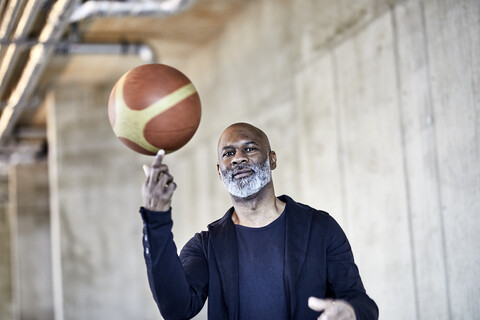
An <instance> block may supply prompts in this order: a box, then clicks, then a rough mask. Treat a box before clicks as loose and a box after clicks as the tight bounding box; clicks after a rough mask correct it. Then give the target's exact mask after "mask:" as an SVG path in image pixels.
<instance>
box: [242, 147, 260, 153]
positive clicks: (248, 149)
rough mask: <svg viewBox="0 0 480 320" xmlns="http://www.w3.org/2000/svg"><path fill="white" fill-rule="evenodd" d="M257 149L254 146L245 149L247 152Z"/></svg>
mask: <svg viewBox="0 0 480 320" xmlns="http://www.w3.org/2000/svg"><path fill="white" fill-rule="evenodd" d="M255 150H257V148H254V147H250V148H246V149H245V151H247V152H252V151H255Z"/></svg>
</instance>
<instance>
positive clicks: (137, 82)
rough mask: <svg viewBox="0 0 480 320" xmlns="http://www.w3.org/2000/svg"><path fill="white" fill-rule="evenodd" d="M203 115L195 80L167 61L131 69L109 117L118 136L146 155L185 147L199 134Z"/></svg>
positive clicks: (119, 84)
mask: <svg viewBox="0 0 480 320" xmlns="http://www.w3.org/2000/svg"><path fill="white" fill-rule="evenodd" d="M200 117H201V103H200V97H199V95H198V92H197V90H196V89H195V87H194V85H193V83H192V82H191V81H190V79H188V78H187V76H185V75H184V74H183V73H182V72H180V71H179V70H177V69H175V68H173V67H170V66H167V65H164V64H146V65H141V66H138V67H136V68H133V69H132V70H130V71H128V72H127V73H125V74H124V75H123V76H122V77H121V78H120V79H119V80H118V81H117V83H116V84H115V86H114V87H113V89H112V91H111V93H110V98H109V100H108V118H109V120H110V124H111V126H112V128H113V131H114V133H115V135H116V136H117V137H118V139H119V140H120V141H122V142H123V143H124V144H125V145H126V146H127V147H129V148H130V149H132V150H134V151H136V152H139V153H142V154H146V155H155V154H156V153H157V151H158V150H159V149H164V150H165V151H166V152H167V153H168V152H173V151H176V150H178V149H180V148H181V147H183V146H184V145H185V144H186V143H187V142H188V141H189V140H190V139H191V138H192V137H193V135H194V134H195V131H196V130H197V128H198V125H199V124H200Z"/></svg>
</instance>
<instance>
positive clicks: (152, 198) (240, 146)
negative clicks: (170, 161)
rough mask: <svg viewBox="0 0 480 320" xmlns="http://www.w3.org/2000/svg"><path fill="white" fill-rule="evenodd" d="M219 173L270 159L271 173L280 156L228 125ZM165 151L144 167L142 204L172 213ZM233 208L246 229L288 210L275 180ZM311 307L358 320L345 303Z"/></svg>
mask: <svg viewBox="0 0 480 320" xmlns="http://www.w3.org/2000/svg"><path fill="white" fill-rule="evenodd" d="M217 154H218V163H217V171H218V174H219V176H220V172H221V171H224V170H232V169H234V168H235V167H236V166H238V165H240V164H242V163H246V164H260V163H264V162H265V161H266V160H267V157H268V161H269V162H270V168H271V170H274V169H275V168H276V167H277V155H276V154H275V152H274V151H272V150H271V149H270V143H269V141H268V138H267V136H266V135H265V133H263V131H261V130H260V129H258V128H256V127H254V126H252V125H250V124H248V123H236V124H233V125H231V126H229V127H228V128H227V129H225V131H224V132H223V134H222V135H221V137H220V139H219V141H218V148H217ZM164 157H165V152H164V151H163V150H160V151H159V152H158V153H157V155H156V156H155V159H154V161H153V163H152V165H151V166H148V165H144V166H143V169H144V171H145V175H146V179H145V182H144V184H143V188H142V196H143V203H144V207H145V208H146V209H149V210H152V211H168V210H170V206H171V202H172V196H173V193H174V191H175V189H176V188H177V185H176V183H175V182H174V179H173V176H172V175H171V174H170V173H169V171H168V167H167V165H165V164H163V159H164ZM251 174H253V172H252V171H250V170H242V171H241V172H239V173H238V174H237V175H235V176H234V178H241V177H246V176H248V175H251ZM230 197H231V199H232V203H233V207H234V213H233V214H232V220H233V222H234V223H235V224H239V225H243V226H247V227H253V228H258V227H263V226H266V225H268V224H270V223H271V222H272V221H274V220H275V219H276V218H278V217H279V216H280V215H281V214H282V212H283V211H284V209H285V203H283V202H282V201H280V200H279V199H278V198H277V197H276V196H275V190H274V187H273V181H270V182H269V183H268V184H267V185H265V187H263V188H262V189H261V190H260V191H258V192H257V193H255V194H253V195H251V196H249V197H247V198H239V197H235V196H233V195H230ZM308 305H309V307H310V308H311V309H313V310H315V311H323V313H322V315H321V316H320V317H319V318H318V319H319V320H355V319H356V317H355V312H354V310H353V308H352V306H351V305H350V304H349V303H348V302H346V301H342V300H336V301H335V302H333V300H331V299H318V298H314V297H310V298H309V301H308Z"/></svg>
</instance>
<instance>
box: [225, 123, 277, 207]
mask: <svg viewBox="0 0 480 320" xmlns="http://www.w3.org/2000/svg"><path fill="white" fill-rule="evenodd" d="M276 166H277V157H276V155H275V152H274V151H271V149H270V142H269V141H268V138H267V136H266V134H265V133H264V132H263V131H262V130H260V129H258V128H257V127H255V126H252V125H251V124H248V123H235V124H232V125H231V126H229V127H228V128H227V129H225V131H224V132H223V134H222V135H221V136H220V139H219V141H218V164H217V169H218V173H219V175H220V178H221V179H222V181H223V183H224V184H225V187H226V188H227V190H228V192H229V193H230V194H231V195H233V196H235V197H238V198H248V197H250V196H252V195H254V194H256V193H258V192H259V191H260V190H262V189H263V188H264V187H265V186H266V185H268V184H270V183H271V170H273V169H275V168H276Z"/></svg>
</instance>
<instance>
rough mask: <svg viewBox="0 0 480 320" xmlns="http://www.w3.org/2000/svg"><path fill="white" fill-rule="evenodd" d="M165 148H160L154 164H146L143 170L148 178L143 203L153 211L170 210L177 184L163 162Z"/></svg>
mask: <svg viewBox="0 0 480 320" xmlns="http://www.w3.org/2000/svg"><path fill="white" fill-rule="evenodd" d="M164 156H165V151H164V150H159V151H158V153H157V155H156V156H155V160H154V161H153V163H152V166H151V167H150V166H148V165H144V166H143V171H144V172H145V175H146V176H147V178H146V179H145V182H144V183H143V188H142V196H143V205H144V207H145V208H146V209H148V210H152V211H168V210H169V209H170V205H171V203H172V195H173V192H174V191H175V189H176V188H177V185H176V183H175V182H173V177H172V176H171V175H170V173H168V167H167V165H165V164H162V161H163V158H164Z"/></svg>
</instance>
